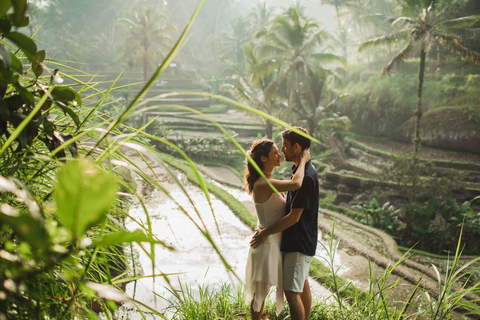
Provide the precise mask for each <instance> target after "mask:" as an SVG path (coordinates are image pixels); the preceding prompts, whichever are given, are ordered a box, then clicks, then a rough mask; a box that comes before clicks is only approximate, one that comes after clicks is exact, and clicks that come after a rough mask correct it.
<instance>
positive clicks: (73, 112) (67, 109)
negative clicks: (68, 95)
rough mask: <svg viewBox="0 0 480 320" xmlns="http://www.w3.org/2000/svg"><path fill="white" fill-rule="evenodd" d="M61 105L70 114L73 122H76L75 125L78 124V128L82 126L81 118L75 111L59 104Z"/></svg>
mask: <svg viewBox="0 0 480 320" xmlns="http://www.w3.org/2000/svg"><path fill="white" fill-rule="evenodd" d="M59 107H60V108H61V109H62V110H63V112H65V113H66V114H68V115H69V116H70V118H72V120H73V122H75V125H76V126H77V129H78V128H79V127H80V118H79V117H78V115H77V114H76V113H75V111H73V110H72V109H70V108H69V107H65V106H61V105H59Z"/></svg>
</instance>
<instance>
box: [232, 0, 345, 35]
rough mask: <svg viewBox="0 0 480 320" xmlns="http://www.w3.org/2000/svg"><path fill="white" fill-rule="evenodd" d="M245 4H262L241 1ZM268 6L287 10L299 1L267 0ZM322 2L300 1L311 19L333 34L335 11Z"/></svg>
mask: <svg viewBox="0 0 480 320" xmlns="http://www.w3.org/2000/svg"><path fill="white" fill-rule="evenodd" d="M240 1H241V2H242V3H243V4H245V5H247V6H250V7H254V6H255V5H256V4H258V3H261V0H240ZM266 2H267V4H268V5H270V6H273V7H276V8H286V7H289V6H290V5H292V4H295V3H297V2H299V0H266ZM320 2H321V0H300V4H301V5H302V6H304V7H306V8H307V10H306V13H307V15H308V16H309V17H311V18H314V19H315V20H317V21H319V22H321V23H322V24H323V26H324V27H325V28H326V29H327V31H329V32H332V31H333V29H334V27H335V26H336V20H334V19H335V10H334V8H333V7H332V6H328V5H323V6H322V5H321V4H320Z"/></svg>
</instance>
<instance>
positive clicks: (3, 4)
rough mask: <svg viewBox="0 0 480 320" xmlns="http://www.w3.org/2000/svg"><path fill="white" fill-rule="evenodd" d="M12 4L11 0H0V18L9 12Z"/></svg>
mask: <svg viewBox="0 0 480 320" xmlns="http://www.w3.org/2000/svg"><path fill="white" fill-rule="evenodd" d="M11 5H12V3H11V2H10V0H2V1H0V18H3V17H5V15H6V14H7V11H8V9H10V6H11Z"/></svg>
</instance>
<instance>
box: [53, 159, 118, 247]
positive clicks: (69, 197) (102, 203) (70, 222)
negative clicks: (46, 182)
mask: <svg viewBox="0 0 480 320" xmlns="http://www.w3.org/2000/svg"><path fill="white" fill-rule="evenodd" d="M117 190H118V187H117V183H116V182H115V180H114V178H113V177H112V176H111V174H109V173H108V172H106V171H104V170H102V169H101V168H100V167H98V166H96V165H95V164H93V163H91V162H89V161H87V160H85V159H78V160H72V161H69V162H68V163H67V164H66V165H65V166H64V167H63V168H62V169H61V170H60V171H59V173H58V175H57V185H56V189H55V201H56V203H57V215H58V217H59V218H60V220H61V221H62V223H63V224H64V225H65V227H66V228H68V229H69V230H70V231H71V232H72V233H73V235H74V236H76V237H77V238H78V237H79V236H80V235H82V234H83V233H84V232H85V231H86V230H87V229H88V228H90V227H91V226H94V225H96V224H98V223H99V222H101V221H102V220H103V219H104V218H105V216H106V214H107V212H108V209H109V208H110V207H111V206H112V205H113V204H114V203H115V200H116V196H117Z"/></svg>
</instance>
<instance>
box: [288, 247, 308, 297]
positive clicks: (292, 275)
mask: <svg viewBox="0 0 480 320" xmlns="http://www.w3.org/2000/svg"><path fill="white" fill-rule="evenodd" d="M311 261H312V257H311V256H307V255H305V254H303V253H300V252H284V253H283V290H284V291H292V292H303V285H304V284H305V281H306V280H307V279H308V271H309V269H310V262H311Z"/></svg>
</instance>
